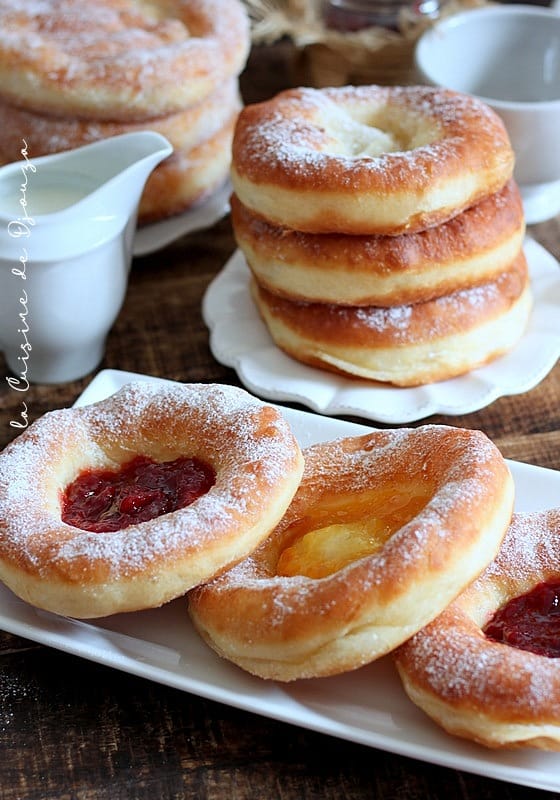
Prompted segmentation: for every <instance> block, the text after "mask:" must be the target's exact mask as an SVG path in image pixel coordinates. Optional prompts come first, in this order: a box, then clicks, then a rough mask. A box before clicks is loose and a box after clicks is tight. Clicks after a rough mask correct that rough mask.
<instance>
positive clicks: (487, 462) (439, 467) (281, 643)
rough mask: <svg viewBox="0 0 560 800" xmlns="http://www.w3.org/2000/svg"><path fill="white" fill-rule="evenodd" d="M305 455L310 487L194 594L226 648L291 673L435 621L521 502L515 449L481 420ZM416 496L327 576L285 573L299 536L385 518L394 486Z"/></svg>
mask: <svg viewBox="0 0 560 800" xmlns="http://www.w3.org/2000/svg"><path fill="white" fill-rule="evenodd" d="M304 457H305V471H304V476H303V479H302V482H301V484H300V487H299V489H298V492H297V493H296V496H295V497H294V500H293V501H292V504H291V505H290V508H289V509H288V511H287V512H286V514H285V516H284V518H283V519H282V521H281V522H280V524H279V525H278V527H277V528H276V530H275V531H274V532H273V533H272V534H271V536H270V537H269V538H268V539H267V540H266V541H265V542H264V544H263V545H261V547H260V548H259V549H258V550H257V551H255V552H254V553H253V554H252V556H250V557H249V558H248V559H246V560H245V561H244V562H242V563H241V564H239V565H238V566H237V567H235V568H233V569H232V570H230V571H229V572H227V573H225V574H224V575H222V576H220V577H219V578H217V579H215V580H214V581H212V582H210V583H208V584H206V585H204V586H201V587H198V588H197V589H196V590H194V591H193V592H191V593H190V594H189V596H188V599H189V610H190V614H191V617H192V619H193V621H194V623H195V625H196V627H197V628H198V630H199V631H200V632H201V634H202V635H203V636H204V638H205V639H206V640H207V641H208V643H209V644H210V645H211V646H212V647H213V648H214V649H215V650H216V651H217V652H218V653H219V654H220V655H222V656H224V657H226V658H228V659H230V660H231V661H233V662H235V663H236V664H238V665H239V666H241V667H243V668H244V669H246V670H248V671H250V672H252V673H254V674H257V675H260V676H262V677H265V678H274V679H276V680H284V681H288V680H294V679H296V678H301V677H315V676H320V675H330V674H335V673H337V672H342V671H344V670H349V669H354V668H356V667H358V666H360V665H361V664H364V663H367V662H369V661H372V660H374V659H375V658H377V657H379V656H381V655H382V654H383V653H386V652H388V651H389V650H391V649H392V648H394V647H396V646H397V645H398V643H399V642H402V641H404V640H405V639H406V638H408V637H409V636H410V635H411V631H412V630H413V629H415V628H416V629H417V630H418V629H419V628H420V627H422V625H424V624H426V620H428V619H430V618H433V616H434V615H435V614H437V613H438V611H437V609H438V608H439V609H442V608H444V607H445V605H447V603H448V602H449V601H450V598H451V597H453V596H456V595H457V594H458V592H459V591H460V588H459V587H460V586H465V585H466V584H467V583H468V582H469V581H470V580H472V578H473V577H474V576H476V575H478V574H480V572H481V570H482V569H484V567H485V566H486V565H487V564H488V563H489V562H490V561H491V559H492V558H493V557H494V555H495V553H496V551H497V549H498V547H499V544H500V542H501V540H502V537H503V534H504V532H505V530H506V528H507V525H508V523H509V520H510V517H511V508H512V502H513V484H512V479H511V476H510V474H509V470H508V468H507V466H506V464H505V462H504V460H503V458H502V457H501V455H500V453H499V451H498V450H497V448H496V447H495V446H494V445H493V444H492V443H491V442H490V441H489V440H488V439H487V437H486V436H484V434H482V433H480V432H477V431H467V430H460V429H456V428H450V427H449V428H448V427H444V426H439V427H438V426H424V427H420V428H417V429H415V430H412V429H402V430H388V431H377V432H374V433H371V434H366V435H365V436H360V437H353V438H347V439H341V440H338V441H335V442H329V443H325V444H321V445H316V446H314V447H310V448H307V449H306V450H305V451H304ZM413 494H416V495H417V496H418V497H419V498H420V500H421V503H420V508H419V509H418V508H416V510H415V513H414V515H413V516H412V517H411V516H410V515H409V516H406V515H405V516H404V517H403V519H402V520H401V523H402V524H401V527H400V528H398V530H395V531H394V532H393V533H392V535H390V537H389V538H388V539H387V540H386V541H385V542H384V543H383V544H382V545H381V547H380V548H379V549H377V550H376V551H375V552H373V553H372V554H370V555H366V556H364V557H362V558H359V559H358V560H351V561H350V562H349V563H346V565H345V566H343V567H342V568H340V569H337V570H336V571H334V572H332V573H331V574H327V575H326V576H323V577H319V578H312V577H308V576H307V575H306V574H293V575H291V576H287V575H285V574H283V575H279V574H278V571H277V570H278V564H279V560H280V557H281V555H282V554H284V553H285V552H286V548H287V547H289V546H291V545H292V544H293V542H294V536H296V538H297V537H299V536H301V533H302V532H304V533H305V531H311V532H313V531H314V530H316V529H317V528H322V527H324V526H325V525H327V526H328V525H330V524H332V523H337V524H338V523H342V524H343V525H344V524H351V523H353V522H355V521H356V520H357V519H358V520H365V521H366V523H367V524H371V525H372V527H373V526H374V523H375V520H374V519H373V518H374V517H376V516H377V515H379V514H381V515H383V514H384V513H385V511H384V509H385V508H386V506H387V505H390V504H391V503H392V502H393V498H394V496H397V497H398V496H399V495H403V496H405V497H407V498H408V497H409V496H411V495H413ZM397 518H398V517H397ZM341 541H342V542H344V538H343V539H342V540H341Z"/></svg>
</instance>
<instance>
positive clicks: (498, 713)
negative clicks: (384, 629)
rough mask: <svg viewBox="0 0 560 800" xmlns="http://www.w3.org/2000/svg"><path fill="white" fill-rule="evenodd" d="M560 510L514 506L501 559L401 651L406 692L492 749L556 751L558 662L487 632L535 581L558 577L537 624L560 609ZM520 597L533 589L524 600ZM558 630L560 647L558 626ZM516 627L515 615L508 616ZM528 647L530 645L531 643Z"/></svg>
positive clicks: (559, 738)
mask: <svg viewBox="0 0 560 800" xmlns="http://www.w3.org/2000/svg"><path fill="white" fill-rule="evenodd" d="M559 580H560V510H558V509H551V510H549V511H543V512H534V513H524V514H520V513H519V514H514V516H513V520H512V523H511V526H510V528H509V529H508V532H507V533H506V536H505V538H504V541H503V544H502V546H501V548H500V551H499V553H498V555H497V556H496V559H495V560H494V561H493V562H492V563H491V564H490V566H489V567H488V568H487V569H486V571H485V572H484V573H483V574H482V575H481V576H480V577H479V578H478V579H477V580H476V581H475V582H474V583H473V584H472V585H471V586H469V587H468V588H467V589H466V590H465V591H464V592H463V593H462V594H461V595H460V596H459V597H458V598H457V599H456V600H455V602H453V603H452V604H451V605H450V606H449V607H448V608H446V609H445V611H443V612H442V613H441V615H440V616H438V617H437V618H436V619H435V620H434V621H433V622H432V623H431V624H430V625H428V626H427V627H426V628H424V629H423V630H422V631H420V632H419V633H417V634H416V635H415V636H414V637H412V638H411V640H410V641H408V642H406V643H405V644H404V645H403V646H402V647H401V648H399V650H398V651H397V652H396V654H395V657H396V664H397V668H398V671H399V674H400V676H401V679H402V681H403V685H404V688H405V690H406V692H407V694H408V695H409V696H410V698H411V699H412V700H413V701H414V703H416V704H417V705H418V706H419V707H420V708H422V709H423V710H424V711H425V712H426V713H427V714H428V715H429V716H430V717H431V718H432V719H433V720H435V721H436V722H437V723H438V724H439V725H441V726H442V727H443V728H444V729H445V730H447V731H448V732H449V733H451V734H454V735H456V736H460V737H463V738H467V739H471V740H474V741H476V742H478V743H479V744H483V745H486V746H488V747H492V748H499V747H505V748H509V747H535V748H539V749H545V750H560V660H559V659H558V658H557V657H548V656H546V655H541V654H537V653H535V652H531V650H530V649H519V648H518V647H515V646H512V645H510V644H506V643H503V642H499V641H494V640H492V639H491V638H489V637H488V636H487V635H486V634H485V629H486V626H487V625H488V623H489V621H490V620H491V618H492V617H493V615H494V614H495V613H496V612H498V611H500V610H501V609H503V608H504V607H505V608H506V609H507V606H508V604H509V603H510V602H511V601H513V600H514V599H515V598H518V600H521V601H522V600H525V601H526V602H527V609H528V613H529V610H530V606H531V605H534V604H535V602H536V603H537V604H538V603H539V599H538V598H537V600H535V599H534V598H533V599H531V594H533V593H534V591H535V589H538V590H539V591H541V592H542V589H543V586H542V584H544V585H545V587H546V586H547V585H550V584H556V590H555V591H554V590H553V591H552V596H553V597H556V601H555V602H553V603H552V607H550V604H549V607H548V608H547V607H546V606H545V605H543V604H542V603H541V608H540V610H539V615H538V616H540V617H541V619H540V620H539V619H538V617H536V616H535V615H534V614H533V615H532V617H531V619H530V622H529V623H528V624H529V625H530V628H531V630H530V631H529V633H532V634H533V635H535V634H537V633H538V627H539V622H540V623H542V622H543V621H544V622H546V620H547V618H548V621H549V622H550V619H551V617H554V619H557V617H558V582H559ZM524 595H528V597H525V598H523V596H524ZM552 627H553V628H554V629H555V639H556V653H558V624H557V622H555V623H554V624H553V626H552ZM510 628H511V634H512V635H514V634H515V633H516V628H515V622H513V623H510ZM525 646H529V647H530V643H529V642H526V643H525Z"/></svg>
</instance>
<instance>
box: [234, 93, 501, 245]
mask: <svg viewBox="0 0 560 800" xmlns="http://www.w3.org/2000/svg"><path fill="white" fill-rule="evenodd" d="M513 161H514V157H513V151H512V149H511V145H510V143H509V139H508V136H507V133H506V130H505V128H504V125H503V123H502V122H501V120H500V118H499V117H498V116H497V115H496V114H495V113H494V112H493V111H492V110H491V109H490V108H489V107H488V106H486V105H485V104H484V103H482V102H480V101H478V100H476V99H475V98H472V97H469V96H466V95H462V94H459V93H457V92H452V91H449V90H445V89H440V88H430V87H418V86H415V87H380V86H362V87H342V88H334V89H322V90H315V89H307V88H305V89H293V90H288V91H285V92H281V93H280V94H279V95H277V96H276V97H274V98H272V100H269V101H266V102H264V103H259V104H255V105H252V106H249V107H247V108H245V109H244V111H243V112H242V114H241V115H240V118H239V122H238V125H237V129H236V133H235V137H234V142H233V164H232V181H233V185H234V189H235V192H236V194H237V195H238V197H239V198H240V200H241V202H242V203H243V204H244V205H245V206H247V207H248V208H250V209H252V210H253V211H255V212H257V213H259V214H262V216H264V217H266V218H267V219H268V220H269V221H270V222H272V223H273V224H275V225H280V226H285V227H288V228H293V229H295V230H300V231H306V232H309V233H351V234H372V233H373V234H378V233H381V234H391V235H393V234H398V233H404V232H414V231H418V230H422V229H424V228H426V227H428V226H431V225H435V224H441V223H442V222H444V221H445V220H447V219H449V218H451V217H452V216H455V215H456V214H457V213H459V212H460V211H462V210H463V209H465V208H467V207H469V206H470V205H473V204H474V203H476V202H477V201H479V200H481V199H482V198H484V197H487V196H488V195H490V194H493V193H495V192H497V191H500V190H501V189H502V187H503V186H504V185H505V183H506V182H507V181H508V180H509V179H510V177H511V175H512V172H513Z"/></svg>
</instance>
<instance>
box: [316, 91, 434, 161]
mask: <svg viewBox="0 0 560 800" xmlns="http://www.w3.org/2000/svg"><path fill="white" fill-rule="evenodd" d="M321 117H322V119H321V126H322V127H324V129H325V131H326V133H327V135H328V137H329V147H328V151H329V153H331V154H332V155H339V156H345V157H348V158H356V159H358V158H367V157H371V158H376V157H379V156H381V155H383V154H384V153H395V152H406V151H410V150H414V149H416V148H418V147H423V146H425V145H430V144H432V143H433V142H435V141H437V140H438V139H439V138H440V137H441V131H440V129H439V128H438V126H437V125H436V124H434V123H433V122H430V121H429V120H427V119H426V118H422V117H421V116H420V115H418V114H413V113H410V114H406V115H405V114H403V112H402V109H399V108H398V107H394V106H390V105H387V104H382V103H379V104H377V105H376V106H374V107H373V108H371V106H370V107H368V108H366V107H363V106H361V105H356V106H335V105H334V104H333V106H332V108H330V109H329V110H328V111H324V112H323V113H322V115H321Z"/></svg>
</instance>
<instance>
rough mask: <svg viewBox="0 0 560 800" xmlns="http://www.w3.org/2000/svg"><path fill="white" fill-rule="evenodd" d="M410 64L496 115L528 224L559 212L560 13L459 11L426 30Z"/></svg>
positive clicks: (515, 8) (520, 8) (511, 8)
mask: <svg viewBox="0 0 560 800" xmlns="http://www.w3.org/2000/svg"><path fill="white" fill-rule="evenodd" d="M415 60H416V68H417V71H418V75H419V79H420V80H421V81H423V82H425V83H428V84H432V85H436V86H445V87H447V88H449V89H456V90H457V91H460V92H465V93H467V94H471V95H475V96H476V97H479V98H480V99H481V100H484V101H485V102H486V103H487V104H488V105H489V106H491V108H493V109H494V110H495V111H496V112H497V113H498V114H499V115H500V116H501V117H502V119H503V121H504V123H505V125H506V128H507V131H508V134H509V137H510V139H511V142H512V145H513V149H514V151H515V155H516V167H515V178H516V180H517V182H518V184H519V185H520V187H521V192H522V194H523V197H524V201H525V203H526V208H525V211H526V215H527V217H528V221H530V222H536V221H540V219H545V218H548V217H552V216H554V215H555V214H556V213H558V211H560V14H558V13H557V12H556V11H554V10H552V9H548V8H541V7H538V6H529V5H504V6H489V7H485V8H477V9H472V10H470V11H464V12H461V13H459V14H455V15H452V16H450V17H447V18H444V19H442V20H441V21H440V22H438V23H436V24H435V25H434V26H433V27H432V28H430V29H429V30H427V31H426V32H425V33H424V34H423V35H422V36H421V37H420V39H419V41H418V43H417V46H416V51H415ZM528 205H531V207H532V210H531V208H528ZM535 217H537V218H535Z"/></svg>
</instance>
